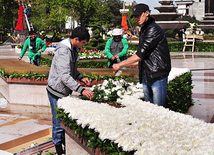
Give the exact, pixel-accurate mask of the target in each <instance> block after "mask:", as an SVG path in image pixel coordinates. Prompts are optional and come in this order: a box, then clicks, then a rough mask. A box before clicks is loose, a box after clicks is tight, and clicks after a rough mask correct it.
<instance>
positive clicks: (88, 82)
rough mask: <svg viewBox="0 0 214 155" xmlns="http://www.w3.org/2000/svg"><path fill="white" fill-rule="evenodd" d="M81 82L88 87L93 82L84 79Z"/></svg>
mask: <svg viewBox="0 0 214 155" xmlns="http://www.w3.org/2000/svg"><path fill="white" fill-rule="evenodd" d="M81 81H82V82H84V83H85V84H86V85H87V86H89V85H90V84H91V81H90V80H89V79H87V78H82V80H81Z"/></svg>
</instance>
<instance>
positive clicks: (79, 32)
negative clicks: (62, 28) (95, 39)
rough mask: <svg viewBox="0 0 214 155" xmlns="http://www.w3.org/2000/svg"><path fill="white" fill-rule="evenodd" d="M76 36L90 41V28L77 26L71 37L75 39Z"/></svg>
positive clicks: (80, 39)
mask: <svg viewBox="0 0 214 155" xmlns="http://www.w3.org/2000/svg"><path fill="white" fill-rule="evenodd" d="M76 37H78V39H79V41H82V40H86V41H87V42H88V41H89V39H90V35H89V33H88V30H87V29H86V28H85V27H76V28H75V29H74V30H72V32H71V36H70V38H71V39H74V38H76Z"/></svg>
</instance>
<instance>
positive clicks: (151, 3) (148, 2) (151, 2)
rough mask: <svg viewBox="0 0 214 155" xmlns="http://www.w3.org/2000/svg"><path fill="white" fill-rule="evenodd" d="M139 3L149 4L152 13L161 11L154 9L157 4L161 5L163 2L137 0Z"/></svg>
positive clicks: (131, 0)
mask: <svg viewBox="0 0 214 155" xmlns="http://www.w3.org/2000/svg"><path fill="white" fill-rule="evenodd" d="M124 1H125V2H133V0H124ZM135 1H136V2H137V3H138V4H139V3H145V4H147V5H148V6H149V9H150V10H151V13H158V12H159V11H158V10H156V9H154V7H156V6H161V4H160V3H159V2H158V1H159V0H135Z"/></svg>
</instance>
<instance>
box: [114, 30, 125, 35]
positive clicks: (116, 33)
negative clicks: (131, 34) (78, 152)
mask: <svg viewBox="0 0 214 155" xmlns="http://www.w3.org/2000/svg"><path fill="white" fill-rule="evenodd" d="M122 35H123V30H122V29H114V30H113V31H112V36H122Z"/></svg>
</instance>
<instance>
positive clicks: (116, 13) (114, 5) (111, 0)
mask: <svg viewBox="0 0 214 155" xmlns="http://www.w3.org/2000/svg"><path fill="white" fill-rule="evenodd" d="M107 7H108V8H109V9H110V12H109V14H110V23H111V24H113V25H114V26H118V25H121V21H122V15H121V13H120V9H122V8H123V3H122V2H121V1H120V0H108V1H107Z"/></svg>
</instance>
